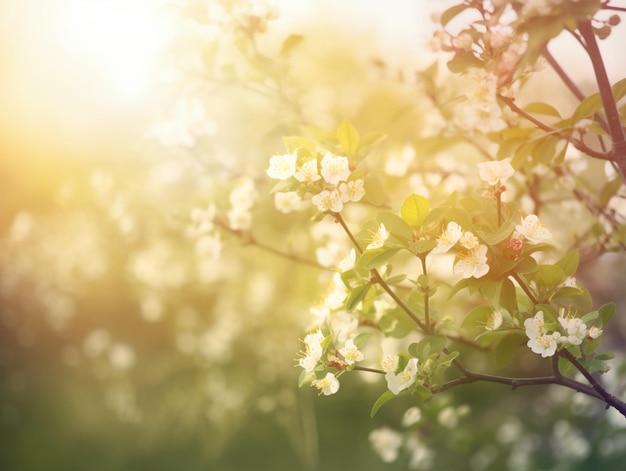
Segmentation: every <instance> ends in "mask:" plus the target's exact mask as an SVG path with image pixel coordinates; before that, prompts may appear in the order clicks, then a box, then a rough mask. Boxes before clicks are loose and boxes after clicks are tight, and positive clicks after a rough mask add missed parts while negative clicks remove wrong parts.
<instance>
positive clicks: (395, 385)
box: [382, 355, 417, 394]
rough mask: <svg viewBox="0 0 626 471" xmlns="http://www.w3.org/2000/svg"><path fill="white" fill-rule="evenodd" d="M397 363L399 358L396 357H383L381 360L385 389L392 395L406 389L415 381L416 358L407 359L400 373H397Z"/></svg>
mask: <svg viewBox="0 0 626 471" xmlns="http://www.w3.org/2000/svg"><path fill="white" fill-rule="evenodd" d="M399 363H400V358H399V357H398V356H397V355H385V356H384V357H383V359H382V367H383V371H384V372H385V380H386V381H387V388H388V389H389V390H390V391H391V392H392V393H394V394H399V393H400V392H401V391H404V390H405V389H408V388H409V387H410V386H411V385H412V384H413V383H415V380H416V379H417V358H411V359H409V361H408V362H407V364H406V366H405V367H404V368H403V369H402V370H401V371H400V372H398V365H399Z"/></svg>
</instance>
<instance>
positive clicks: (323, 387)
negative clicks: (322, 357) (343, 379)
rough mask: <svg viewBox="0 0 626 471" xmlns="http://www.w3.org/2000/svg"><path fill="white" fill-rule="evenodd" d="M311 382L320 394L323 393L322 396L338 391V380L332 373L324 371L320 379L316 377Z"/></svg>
mask: <svg viewBox="0 0 626 471" xmlns="http://www.w3.org/2000/svg"><path fill="white" fill-rule="evenodd" d="M311 384H312V385H313V386H314V387H316V388H317V389H319V390H320V394H324V396H330V395H331V394H335V393H336V392H337V391H339V380H338V379H337V378H336V377H335V375H334V374H333V373H326V376H324V377H323V378H322V379H316V380H315V381H313V382H312V383H311Z"/></svg>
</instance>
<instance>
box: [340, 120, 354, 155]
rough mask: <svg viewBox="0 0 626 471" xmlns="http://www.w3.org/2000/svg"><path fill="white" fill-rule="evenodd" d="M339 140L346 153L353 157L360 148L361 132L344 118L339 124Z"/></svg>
mask: <svg viewBox="0 0 626 471" xmlns="http://www.w3.org/2000/svg"><path fill="white" fill-rule="evenodd" d="M337 140H338V141H339V144H340V145H341V148H342V149H343V151H344V152H345V153H346V155H347V156H348V157H349V158H350V159H353V158H354V157H355V156H356V151H357V149H358V148H359V133H358V132H357V130H356V129H355V128H354V126H352V124H350V122H349V121H348V120H346V119H344V120H343V121H342V122H341V124H340V125H339V129H338V130H337Z"/></svg>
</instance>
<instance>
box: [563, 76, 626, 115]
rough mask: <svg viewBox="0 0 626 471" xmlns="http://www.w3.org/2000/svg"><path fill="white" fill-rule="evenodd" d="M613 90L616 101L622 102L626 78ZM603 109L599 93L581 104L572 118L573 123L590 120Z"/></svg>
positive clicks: (625, 92) (625, 89)
mask: <svg viewBox="0 0 626 471" xmlns="http://www.w3.org/2000/svg"><path fill="white" fill-rule="evenodd" d="M611 88H612V91H613V97H614V98H615V101H619V100H621V99H622V98H623V97H624V95H626V78H624V79H622V80H620V81H618V82H616V83H615V84H614V85H613V86H612V87H611ZM602 107H603V104H602V97H601V96H600V94H599V93H594V94H593V95H589V96H588V97H587V98H585V99H584V100H583V101H581V102H580V104H579V105H578V107H577V108H576V110H575V111H574V114H573V116H572V122H573V123H576V122H577V121H580V120H581V119H584V118H588V117H590V116H592V115H594V114H595V113H597V112H598V111H600V110H601V109H602Z"/></svg>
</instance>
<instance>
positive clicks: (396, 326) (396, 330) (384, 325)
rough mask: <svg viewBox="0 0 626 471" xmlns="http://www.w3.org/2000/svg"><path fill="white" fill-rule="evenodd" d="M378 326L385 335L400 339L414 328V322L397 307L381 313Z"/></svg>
mask: <svg viewBox="0 0 626 471" xmlns="http://www.w3.org/2000/svg"><path fill="white" fill-rule="evenodd" d="M378 327H379V328H380V330H382V331H383V333H384V334H385V335H386V336H387V337H393V338H397V339H402V338H404V337H406V336H407V335H408V334H409V332H413V331H414V330H415V322H414V321H413V319H411V318H410V317H409V316H407V315H406V312H404V311H402V310H401V309H399V308H398V309H393V310H391V311H387V312H386V313H385V314H383V316H382V317H381V318H380V320H379V321H378Z"/></svg>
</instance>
